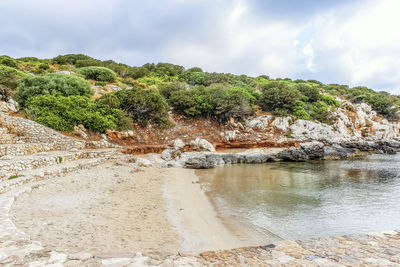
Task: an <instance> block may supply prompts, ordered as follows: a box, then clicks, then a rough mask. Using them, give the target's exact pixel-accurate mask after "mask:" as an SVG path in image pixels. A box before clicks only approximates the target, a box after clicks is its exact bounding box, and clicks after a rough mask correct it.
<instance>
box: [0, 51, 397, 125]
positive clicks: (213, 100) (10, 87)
mask: <svg viewBox="0 0 400 267" xmlns="http://www.w3.org/2000/svg"><path fill="white" fill-rule="evenodd" d="M61 71H64V72H65V73H67V74H60V73H56V72H61ZM69 73H70V74H71V75H68V74H69ZM28 74H30V75H28ZM82 77H83V78H82ZM91 85H96V87H103V88H104V90H102V91H103V93H101V94H100V96H99V95H98V94H96V97H94V92H93V89H92V88H91ZM111 85H114V87H116V88H119V89H118V90H116V91H113V90H111V91H110V90H109V88H110V87H109V86H111ZM93 88H94V87H93ZM121 88H122V89H121ZM120 89H121V90H120ZM0 97H1V99H3V100H7V99H9V98H10V97H15V99H16V100H17V101H18V102H19V104H20V106H21V108H22V109H25V111H26V114H27V115H28V116H29V117H31V118H32V119H34V120H36V121H38V122H40V123H42V124H45V125H47V126H50V127H52V128H54V129H57V130H62V131H71V130H72V129H73V128H74V126H75V125H78V124H83V125H84V126H85V127H86V128H88V129H90V130H92V131H98V132H104V131H105V130H106V129H119V130H124V129H131V128H132V127H133V124H134V123H138V124H140V125H142V126H146V125H148V124H155V125H158V126H160V127H168V126H169V125H170V122H169V121H170V120H169V115H168V112H169V110H170V109H172V110H173V111H175V112H178V113H181V114H183V115H184V116H186V117H187V118H188V119H190V118H207V119H212V120H216V121H219V122H225V121H227V120H229V119H230V118H236V119H238V120H244V119H246V118H247V117H249V116H252V115H254V113H255V111H256V110H257V109H261V110H263V111H265V112H271V113H273V114H276V115H282V116H293V117H295V118H300V119H305V120H315V121H320V122H323V123H328V124H331V123H334V121H335V116H333V114H334V113H333V111H334V110H335V109H336V108H337V107H339V106H340V104H339V102H338V101H337V100H336V99H335V97H340V98H342V99H347V100H349V101H351V102H353V103H360V102H365V103H367V104H369V105H371V106H372V107H373V109H374V110H376V111H377V112H378V113H379V114H380V115H381V116H384V117H386V118H388V119H398V118H397V115H398V111H399V107H400V97H399V96H396V95H390V94H389V93H386V92H376V91H374V90H372V89H370V88H367V87H354V88H350V87H348V86H346V85H339V84H327V85H325V84H322V83H321V82H319V81H315V80H308V81H304V80H291V79H288V78H286V79H271V78H270V77H268V76H266V75H261V76H258V77H249V76H246V75H233V74H230V73H215V72H213V73H209V72H205V71H203V70H202V69H201V68H198V67H194V68H190V69H185V68H184V67H182V66H179V65H173V64H169V63H158V64H153V63H147V64H145V65H143V66H139V67H131V66H128V65H126V64H121V63H117V62H114V61H112V60H106V61H102V60H98V59H94V58H92V57H89V56H86V55H83V54H70V55H62V56H57V57H55V58H53V59H38V58H35V57H24V58H18V59H14V58H11V57H8V56H0ZM95 98H97V99H95Z"/></svg>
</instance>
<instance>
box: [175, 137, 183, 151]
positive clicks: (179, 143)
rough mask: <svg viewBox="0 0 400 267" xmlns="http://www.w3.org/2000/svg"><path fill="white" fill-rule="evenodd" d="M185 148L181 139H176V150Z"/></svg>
mask: <svg viewBox="0 0 400 267" xmlns="http://www.w3.org/2000/svg"><path fill="white" fill-rule="evenodd" d="M184 147H185V143H184V142H183V141H182V140H181V139H176V140H175V141H174V148H176V149H183V148H184Z"/></svg>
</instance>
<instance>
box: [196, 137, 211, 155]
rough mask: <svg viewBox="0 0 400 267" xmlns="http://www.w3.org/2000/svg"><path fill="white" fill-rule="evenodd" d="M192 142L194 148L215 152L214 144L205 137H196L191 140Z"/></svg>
mask: <svg viewBox="0 0 400 267" xmlns="http://www.w3.org/2000/svg"><path fill="white" fill-rule="evenodd" d="M192 144H193V146H194V148H195V149H200V150H205V151H210V152H215V148H214V146H213V145H212V144H211V143H210V142H208V141H207V140H205V139H200V138H198V137H197V138H196V140H194V141H192Z"/></svg>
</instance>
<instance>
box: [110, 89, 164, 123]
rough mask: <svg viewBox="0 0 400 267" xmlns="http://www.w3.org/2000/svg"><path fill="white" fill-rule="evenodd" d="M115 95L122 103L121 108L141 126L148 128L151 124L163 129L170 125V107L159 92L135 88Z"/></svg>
mask: <svg viewBox="0 0 400 267" xmlns="http://www.w3.org/2000/svg"><path fill="white" fill-rule="evenodd" d="M114 95H115V96H116V97H117V98H118V100H119V101H120V108H121V109H122V110H124V111H125V112H126V113H127V114H128V115H129V116H130V117H131V118H132V119H133V120H134V121H136V122H138V123H140V124H141V125H143V126H146V125H147V124H148V123H149V122H152V123H156V124H158V125H160V126H163V127H166V126H168V125H169V122H168V109H169V107H168V104H167V102H166V100H165V99H164V98H163V97H162V96H161V95H160V93H159V92H158V91H156V90H149V89H147V90H146V89H143V88H141V87H139V86H134V87H133V88H132V89H125V90H121V91H118V92H116V93H114ZM107 101H111V99H108V100H107Z"/></svg>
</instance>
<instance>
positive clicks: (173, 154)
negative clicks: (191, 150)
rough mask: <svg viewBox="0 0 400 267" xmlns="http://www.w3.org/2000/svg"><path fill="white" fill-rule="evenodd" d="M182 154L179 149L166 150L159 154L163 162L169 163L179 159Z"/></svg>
mask: <svg viewBox="0 0 400 267" xmlns="http://www.w3.org/2000/svg"><path fill="white" fill-rule="evenodd" d="M181 154H182V151H181V150H180V149H179V148H176V147H172V148H167V149H165V150H164V151H163V152H162V153H161V158H162V159H163V160H166V161H169V160H173V159H175V158H177V157H179V156H180V155H181Z"/></svg>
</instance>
